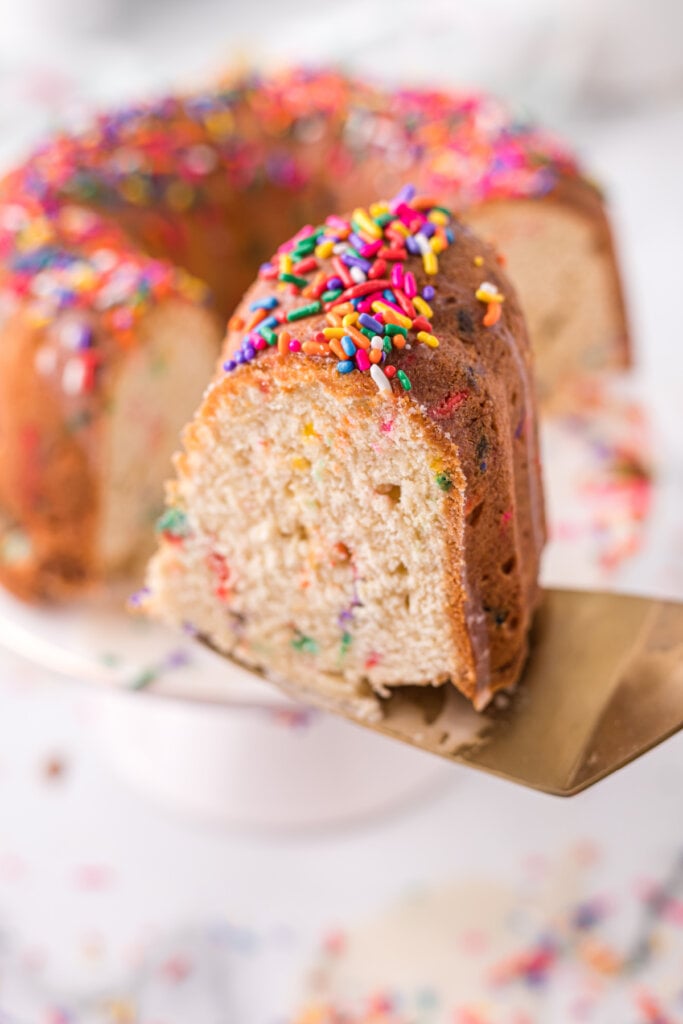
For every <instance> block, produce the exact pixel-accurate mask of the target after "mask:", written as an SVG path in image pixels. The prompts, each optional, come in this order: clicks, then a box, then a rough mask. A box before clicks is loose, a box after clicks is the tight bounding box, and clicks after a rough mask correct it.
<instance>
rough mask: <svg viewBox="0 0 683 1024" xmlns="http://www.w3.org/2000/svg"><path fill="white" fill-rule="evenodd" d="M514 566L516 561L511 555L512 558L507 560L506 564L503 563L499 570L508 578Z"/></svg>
mask: <svg viewBox="0 0 683 1024" xmlns="http://www.w3.org/2000/svg"><path fill="white" fill-rule="evenodd" d="M516 565H517V559H516V558H515V556H514V555H512V557H511V558H508V560H507V561H506V562H503V564H502V565H501V567H500V568H501V571H502V572H503V573H504V575H505V576H509V575H510V573H511V572H512V570H513V569H514V567H515V566H516Z"/></svg>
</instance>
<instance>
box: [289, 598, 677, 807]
mask: <svg viewBox="0 0 683 1024" xmlns="http://www.w3.org/2000/svg"><path fill="white" fill-rule="evenodd" d="M284 688H285V689H286V690H288V691H289V692H290V693H292V694H293V695H295V696H298V697H302V698H303V699H305V700H306V701H307V702H309V703H312V704H315V705H318V706H322V707H324V708H325V709H326V710H328V711H332V712H335V713H339V714H342V715H344V716H345V717H347V718H351V719H353V720H354V721H358V722H359V724H361V725H364V726H366V727H368V728H371V729H374V730H376V731H377V732H381V733H384V734H385V735H387V736H393V737H395V738H396V739H399V740H403V741H405V742H407V743H410V744H413V745H414V746H416V747H420V748H421V749H423V750H428V751H430V752H431V753H433V754H438V755H440V756H441V757H445V758H448V759H449V760H452V761H457V762H458V763H460V764H465V765H469V767H471V768H478V769H480V770H482V771H486V772H492V773H493V774H494V775H499V776H501V777H502V778H505V779H509V780H511V781H512V782H518V783H521V784H522V785H524V786H531V787H533V788H534V789H540V790H543V791H544V792H546V793H553V794H555V795H557V796H572V795H574V794H575V793H579V792H580V791H581V790H583V789H586V788H587V787H588V786H591V785H593V783H595V782H597V781H598V780H599V779H602V778H604V777H605V776H606V775H610V774H611V773H612V772H614V771H616V770H617V769H618V768H621V767H622V766H623V765H625V764H627V763H628V762H630V761H632V760H634V758H636V757H639V756H640V755H641V754H644V753H645V752H646V751H647V750H649V749H650V748H651V747H653V746H655V744H657V743H660V742H661V741H662V740H664V739H666V738H667V737H669V736H671V735H672V734H673V733H675V732H677V731H678V730H679V729H681V728H682V727H683V604H677V603H673V602H667V601H658V600H653V599H648V598H641V597H626V596H621V595H617V594H599V593H588V592H580V591H569V590H546V591H545V592H544V595H543V600H542V603H541V607H540V609H539V611H538V614H537V617H536V620H535V624H534V628H533V633H532V638H531V653H530V656H529V660H528V662H527V664H526V667H525V669H524V673H523V676H522V679H521V681H520V683H519V685H518V686H517V688H516V690H515V691H514V692H513V693H512V694H509V695H507V694H505V695H502V696H501V695H499V696H498V697H497V698H496V699H495V700H494V702H493V704H492V706H491V707H490V708H489V709H487V710H486V711H484V712H482V713H477V712H475V711H474V710H473V709H472V708H471V706H470V705H469V703H468V702H467V701H466V700H465V699H464V698H463V697H462V696H461V695H460V694H458V693H457V692H456V691H455V690H454V688H453V687H450V686H441V687H438V688H434V689H432V688H429V689H427V688H424V687H410V688H408V687H407V688H405V689H401V690H397V691H396V692H395V693H394V694H392V696H391V697H389V698H387V699H386V700H383V701H382V702H381V703H382V710H383V715H382V717H381V719H379V720H377V721H374V720H373V721H366V720H364V719H362V718H359V717H357V716H356V715H354V714H353V711H352V710H351V709H349V708H348V707H345V706H344V705H343V704H342V703H341V702H337V701H334V700H329V699H327V700H321V699H320V695H319V694H316V692H315V691H313V690H310V691H309V690H307V689H306V688H305V687H303V686H296V687H288V686H286V685H285V686H284Z"/></svg>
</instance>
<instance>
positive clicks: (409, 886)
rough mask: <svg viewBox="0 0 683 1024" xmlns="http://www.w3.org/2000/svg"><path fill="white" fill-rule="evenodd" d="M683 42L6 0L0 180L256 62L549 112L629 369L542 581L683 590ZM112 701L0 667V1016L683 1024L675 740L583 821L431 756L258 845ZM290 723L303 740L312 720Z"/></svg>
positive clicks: (352, 4)
mask: <svg viewBox="0 0 683 1024" xmlns="http://www.w3.org/2000/svg"><path fill="white" fill-rule="evenodd" d="M682 40H683V4H682V3H681V2H680V0H648V2H647V3H646V2H645V0H516V2H515V3H511V2H510V0H471V2H470V3H465V2H462V0H431V2H430V3H429V4H421V3H417V2H415V0H413V2H408V0H374V2H373V0H346V2H344V3H329V2H328V3H321V2H320V0H318V2H313V0H287V2H280V3H277V2H273V0H250V2H249V3H239V4H236V3H231V2H228V0H191V2H190V0H186V2H183V0H156V2H154V0H20V2H17V0H0V169H1V167H4V166H9V165H10V164H11V161H12V160H14V159H17V158H18V157H19V156H21V155H22V154H24V153H26V152H27V151H28V150H29V149H30V146H31V145H32V144H33V143H34V142H36V141H38V140H39V139H40V138H41V137H42V136H43V135H44V134H45V133H46V132H47V131H49V130H52V129H54V128H55V127H57V126H58V125H64V124H66V125H78V124H81V123H83V121H84V119H86V118H87V116H88V111H90V110H91V109H92V108H93V107H97V106H102V105H106V104H109V103H115V102H120V101H126V100H128V99H132V98H138V97H140V96H144V95H147V94H149V93H152V92H163V91H164V90H169V89H172V90H175V89H178V88H185V87H193V86H195V85H197V84H202V83H204V82H206V81H209V80H210V79H211V77H212V76H213V75H214V74H216V73H219V72H220V71H221V70H222V68H224V67H226V66H229V65H231V64H233V63H235V62H238V63H242V64H252V63H255V64H256V65H257V66H262V67H268V66H272V65H273V64H282V63H287V62H296V63H313V64H325V63H329V62H334V63H335V64H337V65H339V66H341V67H342V68H345V69H347V70H349V71H351V72H355V73H362V74H364V75H368V76H372V77H375V78H379V79H383V80H388V81H390V82H400V83H405V82H427V83H431V84H437V85H459V84H465V85H467V86H471V85H477V86H481V87H483V88H487V89H491V90H493V91H495V92H497V93H500V94H502V95H504V96H506V97H507V98H508V99H509V101H510V102H511V104H512V105H513V106H514V107H516V108H519V109H521V110H524V111H525V112H531V113H533V114H534V115H536V116H537V117H539V118H540V119H542V120H544V121H545V122H547V123H548V125H549V126H552V127H554V128H555V129H556V130H557V131H558V132H559V133H560V134H563V135H565V136H567V137H568V138H569V140H570V141H571V142H572V143H573V144H574V145H575V146H576V147H578V149H579V151H580V153H581V154H582V156H583V159H584V161H585V163H586V164H587V166H589V167H590V168H591V169H592V171H593V172H594V173H595V175H596V176H597V178H598V179H599V180H600V181H601V182H602V183H603V184H604V185H605V187H606V189H607V193H608V195H609V196H610V198H611V207H612V212H613V216H614V219H615V225H616V233H617V237H618V240H619V242H620V254H621V262H622V265H623V268H624V275H625V280H626V287H627V297H628V301H629V307H630V310H631V316H632V320H633V325H634V343H635V350H636V355H637V366H636V370H635V371H634V373H633V374H632V375H630V377H629V379H628V380H626V381H619V382H617V388H616V392H615V394H616V395H617V397H610V398H606V399H605V400H604V402H603V403H602V405H601V407H600V410H599V414H600V425H599V426H596V423H591V424H589V425H586V424H585V423H584V424H578V425H577V424H574V425H573V429H574V435H573V442H572V443H573V447H570V450H571V458H572V460H573V470H572V471H573V473H574V475H575V478H576V481H578V483H577V484H576V487H575V488H574V491H573V492H572V494H571V495H567V494H565V493H563V494H561V495H559V497H558V495H557V494H556V495H555V497H554V498H553V496H552V495H551V501H554V502H555V504H556V506H557V505H558V504H559V506H561V507H560V508H559V511H557V509H556V511H557V514H555V512H554V513H553V518H554V520H555V521H556V522H559V523H560V528H559V529H558V531H557V534H556V536H555V537H554V540H553V547H552V550H551V552H550V556H549V561H548V563H547V565H546V569H545V574H546V581H547V582H551V583H564V584H569V583H577V584H581V585H586V586H603V587H616V588H617V589H627V590H632V591H638V592H656V593H660V594H663V595H666V596H670V597H674V598H678V599H681V600H683V516H682V515H681V506H682V498H683V430H682V429H681V411H680V410H681V398H680V396H681V389H682V387H683V355H682V353H683V328H682V326H681V317H680V314H679V313H678V310H677V297H678V294H679V292H680V270H679V266H680V238H681V232H682V230H683V199H682V198H681V196H682V193H681V180H683V176H682V172H683V57H682V56H681V41H682ZM596 416H597V413H596ZM596 422H597V421H596ZM577 437H578V440H577ZM629 459H630V460H631V461H630V462H629V461H628V460H629ZM625 464H626V465H629V466H631V468H632V467H633V465H635V464H637V465H639V466H640V469H641V477H640V478H639V479H640V483H639V487H640V490H639V491H638V496H639V498H642V486H641V485H642V480H643V479H646V480H647V481H648V487H650V486H651V492H650V491H648V495H649V498H648V503H647V505H648V515H647V518H646V520H644V517H643V512H642V503H641V504H640V505H638V503H637V501H635V499H634V497H633V488H632V486H631V484H632V480H631V478H627V477H628V473H624V471H623V466H624V465H625ZM606 466H607V467H608V469H609V485H608V486H606V485H604V471H605V467H606ZM601 474H603V475H602V476H601ZM642 474H644V475H642ZM601 481H603V482H601ZM629 488H630V489H629ZM560 534H561V535H562V536H560ZM577 538H578V539H577ZM563 540H564V543H562V541H563ZM140 699H142V700H147V701H149V699H150V698H145V697H142V698H140ZM116 700H117V698H111V699H110V701H111V702H110V703H106V702H104V703H103V699H102V698H99V697H98V698H95V697H93V696H91V695H88V694H87V693H85V692H84V691H83V690H82V689H76V688H74V687H70V686H68V685H66V684H64V683H63V682H59V681H57V680H56V679H52V678H51V677H50V674H49V673H47V672H46V671H44V670H43V669H39V668H36V667H32V666H30V665H29V664H28V663H25V662H21V661H19V660H17V659H13V658H12V657H10V656H9V655H6V654H3V653H2V652H0V1024H286V1022H291V1021H295V1020H299V1021H300V1022H301V1024H338V1022H339V1021H342V1020H343V1022H344V1024H346V1022H347V1021H348V1022H351V1021H356V1022H358V1021H367V1022H370V1021H373V1022H375V1024H380V1022H387V1024H388V1022H392V1024H402V1022H404V1021H406V1022H408V1021H410V1022H413V1024H442V1022H443V1024H565V1022H571V1021H586V1022H589V1024H677V1022H683V867H682V862H681V856H682V855H683V827H682V826H681V821H682V820H683V819H682V817H681V796H680V793H681V779H683V738H681V737H677V738H674V739H673V740H671V741H670V742H668V743H667V744H665V745H664V746H663V747H662V748H660V749H659V750H657V751H655V752H654V753H652V754H651V755H648V756H647V757H646V758H644V759H642V760H641V761H640V762H638V763H637V764H634V765H632V766H630V767H629V768H627V769H625V770H624V771H622V772H621V773H619V775H617V776H616V777H613V778H611V779H609V780H607V781H606V782H604V783H602V784H600V785H599V786H598V787H596V788H595V789H593V790H591V791H589V792H587V793H586V794H584V795H582V796H580V797H577V798H574V799H573V800H572V801H570V802H566V803H561V802H559V801H557V800H554V799H552V798H549V797H544V796H541V795H539V794H535V793H531V792H526V791H522V790H516V789H513V788H511V787H510V786H509V785H506V784H504V783H501V782H498V781H496V780H494V779H488V778H484V777H479V776H475V775H472V774H468V773H466V772H464V771H462V772H461V771H457V770H455V769H452V768H450V767H446V768H443V769H442V768H441V767H440V766H436V767H434V769H433V770H432V769H431V768H430V770H429V771H425V770H424V766H423V761H422V758H423V755H421V754H419V753H412V754H411V755H410V756H411V757H413V758H416V759H420V760H419V761H418V760H415V761H413V762H410V763H409V764H408V767H407V769H405V766H404V767H403V769H402V770H407V771H408V772H409V773H410V771H411V770H414V774H415V777H418V776H419V777H420V779H421V780H422V782H421V785H420V788H419V794H418V795H416V794H415V792H412V793H411V794H410V798H408V795H409V794H408V790H409V789H410V787H406V793H405V794H404V796H405V799H401V800H400V801H398V803H397V802H396V800H394V801H393V803H392V805H391V807H389V806H388V807H387V810H386V812H385V813H374V814H373V815H372V816H371V818H368V817H367V815H366V816H365V817H363V816H362V815H356V816H355V817H353V816H351V817H350V818H349V816H348V815H347V816H345V817H344V820H338V821H335V820H333V818H334V816H333V815H332V816H331V820H327V821H326V823H325V824H324V825H322V824H318V825H317V826H316V825H315V823H313V824H312V825H311V824H309V826H308V827H307V828H306V829H303V830H302V829H293V828H292V829H283V828H282V827H280V828H278V829H273V828H268V827H261V828H260V829H258V830H254V829H253V828H251V829H249V828H244V827H240V826H238V825H236V824H234V823H228V824H226V823H225V822H224V821H219V820H218V818H219V817H220V816H216V815H215V814H214V815H212V814H210V813H208V812H207V810H206V808H205V807H204V808H202V807H201V806H196V807H195V808H194V810H193V811H192V812H190V811H188V805H189V804H190V803H191V801H189V800H188V799H185V800H184V801H178V802H174V801H173V800H172V799H171V798H169V794H168V792H166V793H165V797H164V801H161V800H158V799H157V800H155V799H153V798H151V797H150V796H149V794H148V793H146V792H145V791H144V788H143V787H141V786H139V785H136V782H135V779H134V778H131V777H130V775H129V777H128V778H127V779H125V780H122V778H121V775H120V773H117V771H116V770H115V765H114V763H113V760H112V758H111V757H109V756H107V751H106V750H105V747H106V744H105V743H104V741H103V739H102V736H103V733H102V731H101V722H102V720H103V718H104V719H106V720H107V721H109V722H110V723H111V722H112V721H117V722H118V723H119V726H120V728H121V729H124V730H125V729H134V727H135V721H136V715H138V713H139V712H138V710H134V711H132V713H130V707H129V704H126V706H125V713H123V714H120V711H121V708H120V706H119V705H116ZM125 700H127V701H128V702H129V703H130V701H131V700H137V698H135V697H133V698H131V697H128V698H125ZM194 714H195V712H193V711H191V710H190V711H188V712H187V713H186V714H185V717H183V714H182V713H181V715H180V718H179V719H178V721H177V722H175V723H174V728H176V729H177V730H178V731H177V733H176V735H177V737H178V738H177V743H178V750H179V752H180V750H181V748H182V750H183V752H184V753H186V750H185V747H184V746H183V744H182V736H183V735H184V734H185V733H187V732H191V731H192V730H193V729H194V728H195V727H196V726H197V722H196V721H195V720H194V719H193V715H194ZM217 714H218V712H217ZM278 727H279V728H281V729H282V730H283V733H284V734H286V735H287V736H288V737H289V736H291V735H294V736H296V737H297V742H300V743H302V744H305V743H309V742H310V743H313V742H314V740H315V735H316V733H315V730H316V729H317V728H318V727H319V720H318V719H317V717H316V716H310V717H309V716H307V715H305V714H302V715H290V716H289V717H288V716H281V718H280V719H278ZM376 742H377V746H376V748H375V747H373V749H372V754H371V757H370V760H369V762H368V768H367V771H368V772H372V773H375V774H376V775H377V777H381V776H382V774H383V773H387V772H390V771H393V768H392V767H391V765H392V761H391V755H390V754H388V753H387V747H386V746H385V745H384V744H385V743H386V742H387V741H382V740H379V739H377V741H376ZM171 753H172V751H171ZM363 756H364V757H365V756H366V752H365V753H364V754H363ZM179 757H180V753H179ZM359 757H360V748H359ZM365 763H366V762H365V761H363V764H365ZM411 766H414V768H413V767H411ZM182 771H183V765H182V764H180V768H179V773H180V774H182ZM249 771H250V766H249V760H248V758H247V759H245V761H244V766H243V772H244V775H245V779H246V777H247V776H248V774H249ZM187 777H188V778H190V773H189V766H188V776H187ZM186 781H187V780H186ZM237 781H238V782H239V783H241V782H242V780H237ZM422 783H423V784H422ZM179 785H180V783H179ZM343 785H344V780H343V779H340V780H339V789H340V790H341V789H343ZM185 789H186V790H187V786H186V787H185ZM414 789H415V787H413V790H414ZM185 795H186V797H187V792H186V793H185ZM324 797H325V794H322V796H321V794H320V793H318V794H317V797H316V798H317V799H323V800H324ZM330 799H332V794H330ZM197 803H198V804H201V800H200V801H197ZM323 1004H328V1005H335V1006H344V1007H346V1010H347V1011H348V1015H347V1016H346V1017H343V1018H342V1017H335V1016H334V1015H333V1014H332V1012H327V1011H325V1012H327V1016H325V1015H324V1013H323V1011H322V1010H321V1009H320V1006H321V1005H323ZM349 1008H350V1009H349Z"/></svg>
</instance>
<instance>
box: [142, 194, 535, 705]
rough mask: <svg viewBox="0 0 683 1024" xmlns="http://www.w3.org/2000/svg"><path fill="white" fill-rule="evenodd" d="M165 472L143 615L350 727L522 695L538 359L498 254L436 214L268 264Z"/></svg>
mask: <svg viewBox="0 0 683 1024" xmlns="http://www.w3.org/2000/svg"><path fill="white" fill-rule="evenodd" d="M176 467H177V478H176V480H175V481H173V482H172V483H171V484H170V485H169V488H168V508H167V511H166V513H165V514H164V516H163V517H162V519H161V521H160V523H159V535H160V540H159V550H158V552H157V553H156V555H155V556H154V558H153V560H152V562H151V565H150V568H149V572H148V579H147V588H146V589H145V591H143V593H142V595H141V598H140V600H141V603H142V605H143V607H144V609H145V610H146V611H147V613H148V614H150V615H152V616H153V617H155V618H158V619H161V620H164V621H166V622H170V623H174V624H177V625H181V624H182V625H186V626H188V627H191V628H192V629H193V630H194V631H196V632H197V634H198V635H199V636H200V637H202V638H203V639H204V640H206V641H207V642H208V643H209V644H211V645H212V646H213V647H214V648H215V649H216V650H218V651H220V652H222V653H224V654H226V655H229V656H230V657H232V658H234V659H236V660H237V661H239V662H241V663H242V664H244V665H247V666H251V667H254V668H256V669H258V670H260V671H263V672H265V673H266V674H267V675H268V676H270V677H271V678H273V680H274V681H276V682H277V681H280V682H284V683H286V684H287V685H288V686H289V687H290V688H293V689H294V691H295V692H298V693H299V694H301V695H303V696H305V695H306V693H314V692H317V693H318V694H323V695H324V696H326V697H328V698H331V699H333V700H334V701H335V702H336V703H337V705H338V706H345V707H347V708H351V709H353V710H354V713H358V709H363V712H364V713H368V714H370V713H372V709H373V708H376V707H377V706H378V698H381V697H382V696H385V695H387V694H388V693H389V692H390V691H391V690H392V688H394V687H400V686H404V685H409V684H410V685H420V686H440V685H442V684H444V685H451V684H453V685H454V686H456V687H457V688H458V689H459V690H461V691H462V692H463V693H464V694H465V695H466V696H467V697H468V698H470V699H471V700H472V702H473V703H474V704H475V706H476V707H477V708H483V707H484V706H485V705H486V704H487V703H488V701H489V700H490V699H491V697H492V695H493V694H494V693H495V692H496V690H498V689H501V688H506V687H510V686H511V685H513V684H514V683H515V682H516V681H517V679H518V677H519V674H520V671H521V669H522V666H523V663H524V659H525V656H526V652H527V637H528V631H529V627H530V623H531V619H532V616H533V612H534V608H535V606H536V603H537V599H538V593H539V591H538V583H537V578H538V567H539V557H540V554H541V550H542V547H543V543H544V518H543V500H542V492H541V480H540V470H539V461H538V448H537V438H536V410H535V400H534V392H533V386H532V367H531V354H530V349H529V344H528V340H527V334H526V329H525V324H524V320H523V317H522V314H521V312H520V309H519V306H518V304H517V300H516V298H515V295H514V292H513V290H512V288H511V285H510V283H509V281H508V280H507V278H506V277H505V275H504V273H503V272H502V270H501V267H500V263H499V261H498V259H497V257H496V255H495V253H494V251H493V250H492V249H490V248H489V247H488V246H487V245H485V244H484V243H482V242H480V241H479V240H478V239H477V238H476V237H475V236H474V235H473V234H472V233H471V232H470V230H469V229H468V228H466V227H464V226H463V225H462V224H460V223H459V222H457V221H456V220H454V218H453V217H452V215H451V214H450V212H449V211H448V210H447V209H445V208H444V207H442V206H441V205H439V203H438V200H436V199H434V198H429V197H424V196H416V195H415V194H414V191H413V190H412V189H411V188H405V189H404V190H402V192H401V193H400V194H399V195H398V196H397V197H396V198H395V199H394V200H392V201H391V202H388V203H387V202H377V203H375V204H373V205H371V206H369V207H368V208H364V209H356V210H354V211H353V212H352V213H351V215H350V216H348V217H338V216H330V217H328V218H327V220H326V221H325V223H324V224H322V225H320V226H319V227H313V226H307V227H305V228H303V229H302V230H301V231H300V232H299V233H298V234H297V235H296V236H295V237H294V238H293V239H291V240H290V241H289V242H287V243H286V244H284V245H282V246H281V247H280V249H279V250H278V252H277V253H276V255H275V256H274V257H273V259H272V260H271V261H270V262H269V263H267V264H265V265H264V266H263V267H262V268H261V270H260V273H259V276H258V279H257V281H256V282H255V283H254V285H253V286H252V287H251V288H250V290H249V291H248V292H247V294H246V296H245V297H244V299H243V301H242V303H241V304H240V306H239V307H238V309H237V311H236V313H235V315H234V316H233V317H232V319H231V320H230V323H229V329H228V334H227V339H226V342H225V349H224V361H223V364H222V368H221V369H220V370H219V372H218V374H217V376H216V378H215V379H214V381H213V383H212V385H211V387H210V388H209V390H208V392H207V393H206V395H205V398H204V401H203V403H202V405H201V407H200V409H199V411H198V413H197V414H196V416H195V419H194V420H193V421H192V423H191V424H190V425H189V426H188V427H187V428H186V430H185V433H184V441H183V450H182V452H181V453H180V454H179V455H178V456H176Z"/></svg>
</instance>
